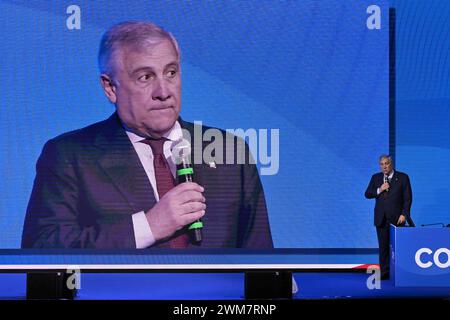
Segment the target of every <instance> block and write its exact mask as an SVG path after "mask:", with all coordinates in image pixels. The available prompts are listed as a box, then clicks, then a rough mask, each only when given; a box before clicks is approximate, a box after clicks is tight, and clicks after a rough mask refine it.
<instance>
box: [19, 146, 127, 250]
mask: <svg viewBox="0 0 450 320" xmlns="http://www.w3.org/2000/svg"><path fill="white" fill-rule="evenodd" d="M71 152H72V153H73V149H72V151H70V147H68V146H64V145H63V143H62V142H59V143H57V142H54V141H53V140H50V141H49V142H47V143H46V145H45V146H44V149H43V151H42V154H41V156H40V157H39V160H38V162H37V165H36V178H35V181H34V185H33V190H32V193H31V197H30V201H29V203H28V208H27V212H26V217H25V224H24V229H23V233H22V248H97V249H98V248H100V249H107V248H135V247H136V244H135V241H134V238H133V226H132V219H131V216H126V215H123V216H122V215H112V216H111V219H109V220H108V221H105V222H103V223H102V225H101V226H100V225H98V224H97V223H96V221H95V217H92V216H89V217H86V216H84V217H83V215H85V214H86V212H84V211H85V210H83V209H81V208H82V207H83V205H82V200H81V199H80V198H81V194H82V190H81V188H80V185H79V181H78V179H77V174H76V165H75V161H73V160H72V159H71V158H73V157H71V156H70V153H71ZM125 234H128V235H131V236H130V237H124V235H125Z"/></svg>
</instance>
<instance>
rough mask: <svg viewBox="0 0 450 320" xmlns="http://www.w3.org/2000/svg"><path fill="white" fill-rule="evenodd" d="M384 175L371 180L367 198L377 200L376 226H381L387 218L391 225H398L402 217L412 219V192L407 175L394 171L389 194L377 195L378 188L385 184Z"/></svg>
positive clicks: (378, 175)
mask: <svg viewBox="0 0 450 320" xmlns="http://www.w3.org/2000/svg"><path fill="white" fill-rule="evenodd" d="M383 177H384V175H383V173H382V172H380V173H376V174H374V175H373V176H372V179H370V182H369V186H368V187H367V190H366V193H365V196H366V198H367V199H373V198H375V199H376V201H375V209H374V213H375V215H374V224H375V225H376V226H381V225H382V223H383V218H384V217H385V218H386V219H387V221H388V222H389V223H392V224H394V225H396V224H397V221H398V218H399V217H400V215H402V214H403V215H405V217H406V219H407V220H409V218H410V210H411V204H412V191H411V184H410V182H409V177H408V175H407V174H405V173H402V172H399V171H394V175H393V177H392V179H391V182H390V188H389V191H388V192H386V191H385V192H382V193H380V194H379V195H377V188H379V187H381V185H382V184H383Z"/></svg>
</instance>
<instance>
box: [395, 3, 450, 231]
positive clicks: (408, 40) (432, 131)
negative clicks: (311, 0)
mask: <svg viewBox="0 0 450 320" xmlns="http://www.w3.org/2000/svg"><path fill="white" fill-rule="evenodd" d="M391 4H392V6H394V7H395V8H396V11H397V25H398V27H397V35H396V41H397V65H396V69H397V90H396V95H397V105H396V136H397V141H396V156H397V167H398V169H399V170H400V171H404V172H407V173H408V174H409V176H410V178H411V182H412V187H413V193H414V200H413V207H412V215H413V219H414V221H415V222H416V225H417V224H426V223H436V222H440V223H445V224H448V223H450V196H449V195H450V183H449V181H450V28H449V19H450V2H449V1H443V0H442V1H417V0H415V1H405V0H402V1H392V3H391Z"/></svg>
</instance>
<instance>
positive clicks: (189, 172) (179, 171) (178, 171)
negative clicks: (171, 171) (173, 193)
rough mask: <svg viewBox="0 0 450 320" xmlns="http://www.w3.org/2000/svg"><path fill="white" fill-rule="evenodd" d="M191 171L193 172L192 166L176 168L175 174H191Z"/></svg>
mask: <svg viewBox="0 0 450 320" xmlns="http://www.w3.org/2000/svg"><path fill="white" fill-rule="evenodd" d="M193 173H194V168H184V169H179V170H177V175H179V176H184V175H186V174H193Z"/></svg>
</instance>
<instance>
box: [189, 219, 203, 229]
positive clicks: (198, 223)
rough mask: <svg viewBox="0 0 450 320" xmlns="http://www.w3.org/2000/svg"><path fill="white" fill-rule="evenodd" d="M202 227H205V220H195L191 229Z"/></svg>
mask: <svg viewBox="0 0 450 320" xmlns="http://www.w3.org/2000/svg"><path fill="white" fill-rule="evenodd" d="M201 228H203V222H201V221H196V222H194V223H193V224H191V225H190V226H189V230H192V229H201Z"/></svg>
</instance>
